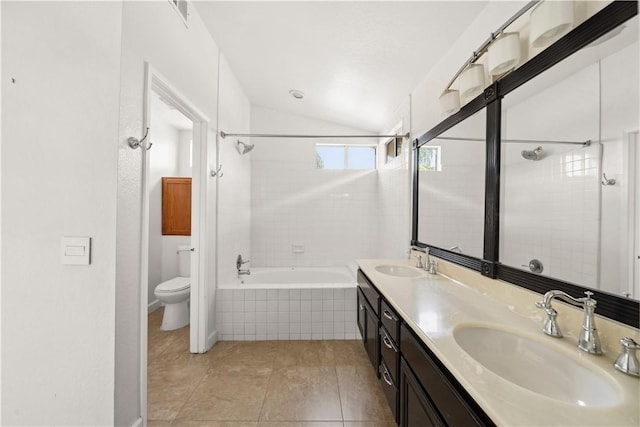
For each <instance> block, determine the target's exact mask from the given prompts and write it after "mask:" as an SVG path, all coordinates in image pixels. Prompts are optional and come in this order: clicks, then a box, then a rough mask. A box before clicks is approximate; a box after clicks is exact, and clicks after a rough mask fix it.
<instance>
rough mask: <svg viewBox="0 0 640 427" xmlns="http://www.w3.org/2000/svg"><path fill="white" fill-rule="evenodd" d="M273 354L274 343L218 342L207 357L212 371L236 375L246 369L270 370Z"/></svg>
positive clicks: (274, 350)
mask: <svg viewBox="0 0 640 427" xmlns="http://www.w3.org/2000/svg"><path fill="white" fill-rule="evenodd" d="M275 352H276V349H275V341H220V342H218V343H216V345H214V346H213V348H212V349H211V350H209V353H207V355H208V358H209V367H210V368H211V370H212V371H215V372H218V373H238V372H243V371H245V370H247V369H249V370H254V369H256V368H263V369H270V368H271V367H272V366H273V361H274V359H275Z"/></svg>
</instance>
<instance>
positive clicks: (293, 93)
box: [289, 89, 304, 99]
mask: <svg viewBox="0 0 640 427" xmlns="http://www.w3.org/2000/svg"><path fill="white" fill-rule="evenodd" d="M289 93H290V94H291V96H293V97H294V98H295V99H302V98H304V93H303V92H300V91H299V90H296V89H291V90H290V91H289Z"/></svg>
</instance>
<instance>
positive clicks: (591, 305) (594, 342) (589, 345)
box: [536, 290, 602, 354]
mask: <svg viewBox="0 0 640 427" xmlns="http://www.w3.org/2000/svg"><path fill="white" fill-rule="evenodd" d="M585 295H586V297H583V298H574V297H572V296H571V295H569V294H567V293H565V292H562V291H558V290H553V291H549V292H547V293H546V294H544V297H543V299H542V301H538V302H537V303H536V307H538V308H542V309H544V311H545V313H546V314H547V320H546V321H545V323H544V327H543V328H542V332H544V333H545V334H547V335H550V336H552V337H558V338H561V337H562V332H560V329H559V328H558V324H557V323H556V316H557V315H558V312H557V311H556V310H555V309H554V308H553V307H552V306H551V300H553V299H554V298H558V299H561V300H563V301H565V302H568V303H569V304H573V305H575V306H578V307H582V308H583V309H584V320H583V322H582V330H581V331H580V336H579V337H578V348H579V349H580V350H582V351H585V352H587V353H591V354H602V346H601V345H600V338H599V337H598V331H597V329H596V326H595V322H594V317H593V315H594V312H595V309H596V300H594V299H592V298H591V295H593V292H589V291H586V292H585Z"/></svg>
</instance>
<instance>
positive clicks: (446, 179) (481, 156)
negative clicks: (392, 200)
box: [418, 109, 486, 258]
mask: <svg viewBox="0 0 640 427" xmlns="http://www.w3.org/2000/svg"><path fill="white" fill-rule="evenodd" d="M485 128H486V110H484V109H483V110H480V111H479V112H477V113H476V114H474V115H473V116H471V117H469V118H467V119H466V120H464V121H463V122H461V123H459V124H457V125H456V126H454V127H453V128H451V129H449V130H448V131H447V132H444V133H443V134H442V135H440V136H438V137H437V138H435V139H432V140H431V141H429V142H428V143H427V144H425V145H423V146H421V147H420V148H419V149H418V241H420V242H422V243H426V244H428V245H431V246H436V247H439V248H443V249H449V250H452V251H455V252H459V253H464V254H465V255H470V256H474V257H478V258H482V250H483V238H484V181H485V145H486V144H485Z"/></svg>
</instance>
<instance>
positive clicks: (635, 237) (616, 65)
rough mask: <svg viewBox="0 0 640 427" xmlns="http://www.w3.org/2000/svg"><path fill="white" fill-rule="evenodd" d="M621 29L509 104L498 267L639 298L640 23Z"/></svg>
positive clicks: (533, 83)
mask: <svg viewBox="0 0 640 427" xmlns="http://www.w3.org/2000/svg"><path fill="white" fill-rule="evenodd" d="M619 28H620V27H619ZM619 28H618V29H616V30H614V31H612V32H611V33H610V34H608V35H605V36H603V37H602V38H601V39H599V40H596V41H595V42H594V43H592V44H591V45H589V46H587V47H585V48H584V49H582V50H581V51H579V52H577V53H576V54H574V55H572V56H571V57H569V58H567V59H565V60H564V61H563V62H561V63H559V64H558V65H556V66H555V67H553V68H551V69H549V70H547V71H546V72H544V73H543V74H540V75H539V76H537V77H536V78H534V79H533V80H531V81H529V82H528V83H526V84H525V85H523V86H521V87H520V88H518V89H517V90H515V91H514V92H512V93H511V94H509V95H507V96H506V97H505V98H504V100H503V104H502V147H501V153H502V159H501V166H502V170H501V178H502V182H501V193H502V195H501V201H502V202H501V213H500V262H501V263H503V264H506V265H509V266H512V267H516V268H522V269H525V270H527V271H533V270H534V268H533V267H536V266H538V267H539V268H538V270H539V269H540V268H541V269H542V271H537V273H539V274H542V275H545V276H549V277H552V278H556V279H560V280H564V281H567V282H571V283H575V284H578V285H581V286H584V287H589V288H594V289H599V290H601V291H605V292H609V293H612V294H616V295H622V296H627V297H630V298H633V299H636V300H637V299H640V284H639V279H638V275H639V274H638V269H639V267H638V264H639V263H640V261H639V258H638V255H639V252H638V241H640V236H639V234H638V233H639V232H640V219H639V215H640V209H638V200H640V196H639V195H638V191H639V190H640V188H638V187H640V184H639V183H638V176H640V175H639V172H640V170H639V168H640V160H639V157H638V156H639V154H638V151H640V150H639V149H638V148H637V145H638V143H639V142H638V130H639V129H640V123H639V120H638V118H639V113H640V110H639V108H638V104H639V102H638V99H639V91H638V81H639V80H640V79H639V73H638V64H639V62H638V59H639V58H638V51H639V46H638V18H637V17H635V18H634V19H633V20H631V21H628V22H627V23H625V24H624V29H623V30H621V31H620V30H619ZM510 140H527V141H530V142H528V143H515V142H509V141H510ZM588 140H590V141H591V142H592V143H591V144H590V145H583V144H582V143H584V142H585V141H588ZM605 175H606V178H605ZM534 260H537V261H539V265H538V264H537V263H535V262H533V261H534ZM534 264H535V265H534Z"/></svg>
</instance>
